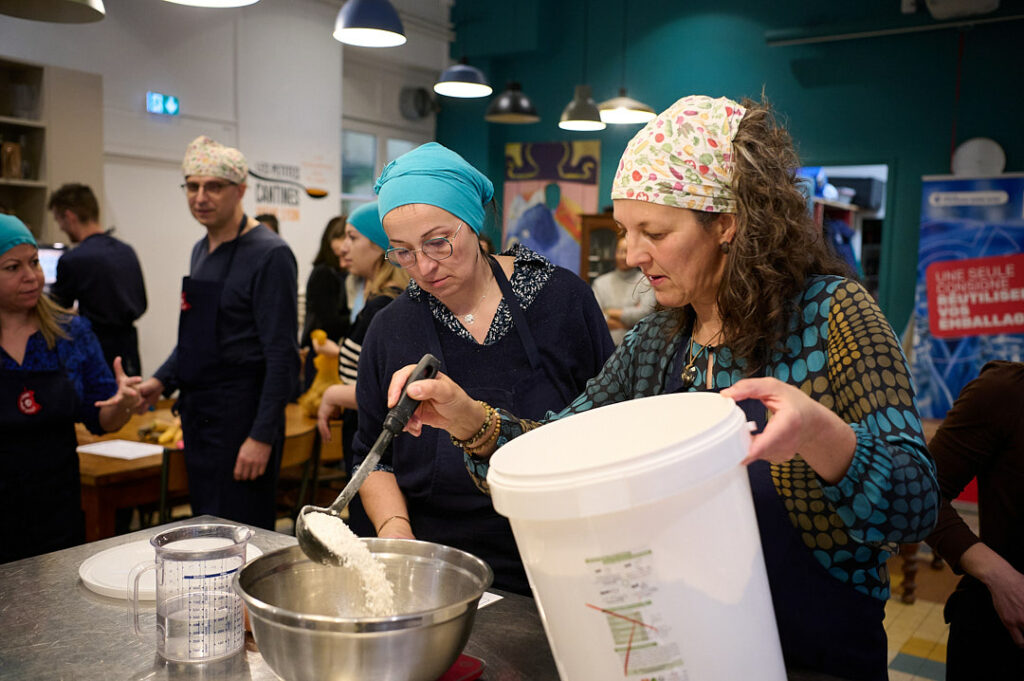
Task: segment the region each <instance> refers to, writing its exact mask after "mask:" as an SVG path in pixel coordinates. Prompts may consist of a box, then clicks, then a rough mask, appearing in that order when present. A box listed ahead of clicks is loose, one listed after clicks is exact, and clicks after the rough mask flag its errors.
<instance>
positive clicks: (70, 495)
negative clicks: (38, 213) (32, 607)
mask: <svg viewBox="0 0 1024 681" xmlns="http://www.w3.org/2000/svg"><path fill="white" fill-rule="evenodd" d="M37 251H38V248H37V245H36V240H35V239H34V238H33V237H32V233H31V232H29V230H28V228H27V227H25V224H24V223H23V222H22V221H21V220H19V219H18V218H16V217H14V216H13V215H0V433H2V435H0V519H2V520H0V563H5V562H7V561H11V560H19V559H21V558H28V557H29V556H35V555H39V554H41V553H47V552H49V551H56V550H58V549H63V548H67V547H69V546H74V545H75V544H80V543H81V542H82V541H84V539H85V526H84V523H83V520H84V519H83V516H82V493H81V483H80V479H79V472H78V452H77V448H78V439H77V437H76V435H75V423H76V422H81V423H84V424H85V425H86V427H87V428H88V429H89V430H90V431H92V432H93V433H97V434H100V433H104V432H109V431H113V430H117V429H118V428H121V427H122V426H123V425H124V424H125V423H127V422H128V419H129V418H130V417H131V413H132V411H133V410H134V409H135V408H136V406H137V405H138V404H139V402H140V401H141V397H140V396H139V393H138V390H137V386H138V383H139V381H140V379H139V378H138V377H137V376H133V377H129V376H126V375H125V373H124V371H123V370H122V368H121V361H120V359H117V358H115V359H114V373H113V374H111V371H110V368H109V367H108V366H107V363H106V361H105V360H104V358H103V351H102V350H101V349H100V345H99V342H98V341H97V340H96V336H94V335H93V333H92V331H91V330H90V328H89V327H90V324H89V322H88V321H87V320H86V319H85V318H84V317H79V316H77V315H75V314H74V313H73V312H71V311H69V310H66V309H64V308H62V307H59V306H58V305H56V304H54V303H53V302H52V301H50V299H49V298H47V296H46V294H45V293H43V270H42V268H41V267H40V266H39V257H38V254H37Z"/></svg>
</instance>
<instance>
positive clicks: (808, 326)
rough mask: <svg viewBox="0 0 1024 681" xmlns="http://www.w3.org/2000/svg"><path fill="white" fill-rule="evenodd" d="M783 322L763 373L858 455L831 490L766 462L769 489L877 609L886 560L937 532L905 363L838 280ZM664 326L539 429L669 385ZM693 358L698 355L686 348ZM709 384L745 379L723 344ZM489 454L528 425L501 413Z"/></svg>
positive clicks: (876, 320)
mask: <svg viewBox="0 0 1024 681" xmlns="http://www.w3.org/2000/svg"><path fill="white" fill-rule="evenodd" d="M798 310H799V312H798V314H797V315H796V317H795V318H794V319H792V320H791V321H790V334H789V337H788V338H787V339H786V343H785V351H778V352H775V353H774V355H773V357H772V358H771V361H770V363H769V365H768V367H767V368H766V370H765V373H766V374H767V375H769V376H774V377H775V378H778V379H779V380H782V381H785V382H787V383H789V384H791V385H795V386H797V387H799V388H800V389H801V390H803V391H804V392H805V393H807V394H808V395H810V396H811V397H812V398H814V399H815V400H817V401H818V402H820V403H821V404H823V405H825V406H827V407H829V408H830V409H832V411H834V412H835V413H836V414H838V415H839V416H840V417H841V418H842V419H843V420H844V421H846V422H847V423H849V424H850V426H851V427H852V428H853V430H854V432H855V433H856V436H857V445H856V451H855V452H854V456H853V461H852V463H851V464H850V467H849V470H848V471H847V473H846V475H845V476H844V477H843V478H842V479H841V480H839V481H838V482H837V483H836V484H835V485H829V484H827V483H826V482H825V481H823V480H822V479H821V478H819V477H818V476H817V475H816V474H815V472H814V471H813V470H812V469H811V468H810V466H809V465H807V463H805V462H804V460H803V459H801V458H800V457H799V456H797V457H795V458H794V459H792V460H791V461H787V462H785V463H781V464H773V465H772V467H771V473H772V481H773V483H774V486H775V490H776V492H777V493H778V495H779V497H780V499H781V501H782V503H783V505H784V507H785V511H786V512H787V513H788V516H789V520H790V522H791V523H792V524H793V526H794V527H795V528H796V529H797V531H798V532H799V534H800V537H801V539H802V540H803V543H804V545H805V546H806V547H807V550H808V551H810V552H812V554H813V556H814V557H815V559H816V560H817V561H818V562H819V563H820V564H821V565H822V566H824V567H825V569H826V570H828V572H829V574H831V575H832V576H833V577H835V578H836V579H838V580H840V581H841V582H843V583H848V584H850V585H851V586H852V587H853V588H854V589H856V590H857V591H859V592H862V593H864V594H868V595H870V596H872V597H874V598H877V599H881V600H884V599H887V598H888V597H889V577H888V573H887V571H886V567H885V563H886V559H887V558H888V557H889V555H890V554H891V553H893V552H894V551H896V550H897V548H898V545H899V544H901V543H908V542H917V541H921V540H922V539H924V537H925V536H927V535H928V533H929V531H930V530H931V528H932V527H933V525H934V524H935V520H936V518H937V512H938V501H939V497H938V485H937V483H936V480H935V471H934V466H933V464H932V461H931V457H930V456H929V454H928V450H927V448H926V447H925V442H924V435H923V433H922V430H921V422H920V419H919V417H918V413H917V408H916V404H915V400H914V389H913V386H912V384H911V380H910V375H909V373H908V371H907V364H906V360H905V358H904V356H903V352H902V350H901V348H900V345H899V342H898V341H897V339H896V336H895V334H894V333H893V331H892V329H891V327H890V326H889V323H888V322H887V321H886V319H885V317H884V316H883V315H882V313H881V311H880V310H879V309H878V307H877V305H876V304H875V302H874V300H873V299H872V298H871V296H870V295H869V294H868V293H867V292H866V291H865V290H864V289H863V288H862V287H861V286H860V284H858V283H856V282H854V281H850V280H847V279H844V278H842V277H836V276H822V277H814V278H812V279H810V280H809V281H808V284H807V286H806V287H805V289H804V292H803V294H802V295H801V297H800V300H799V305H798ZM674 323H675V322H674V320H673V319H672V318H671V316H670V314H669V313H667V312H658V313H655V314H652V315H650V316H648V317H646V318H645V319H643V320H641V322H640V323H639V324H637V325H636V326H635V327H634V328H633V330H632V331H630V333H628V334H627V335H626V338H625V340H624V341H623V343H622V345H621V346H620V347H619V348H618V350H617V351H616V352H615V354H614V355H612V357H611V358H610V359H609V360H608V362H607V363H606V364H605V366H604V368H603V369H602V370H601V373H600V374H598V375H597V376H596V377H594V378H593V379H591V380H590V381H589V382H588V384H587V388H586V391H585V392H584V393H583V394H582V395H580V396H579V397H577V398H576V399H575V400H574V401H573V402H572V404H570V405H569V406H568V407H566V409H565V410H563V411H562V412H560V413H558V414H554V413H549V414H548V415H547V416H548V420H553V419H557V418H561V417H564V416H568V415H570V414H574V413H579V412H583V411H587V410H588V409H593V408H596V407H600V406H604V405H607V404H612V403H615V402H620V401H623V400H628V399H634V398H639V397H648V396H651V395H658V394H661V393H664V392H668V391H671V390H672V389H673V386H672V382H673V380H674V381H675V385H676V386H678V385H679V381H678V371H676V369H677V368H678V359H679V356H680V353H681V352H682V351H684V350H685V347H686V345H687V344H688V343H689V336H688V334H687V333H686V332H683V333H679V334H677V335H676V336H675V337H673V338H668V337H667V334H668V330H669V329H671V328H672V325H674ZM695 351H696V349H695ZM704 354H705V356H704V357H703V358H702V360H701V361H698V363H697V367H698V373H699V376H698V379H697V381H696V382H695V383H694V385H693V387H691V388H690V390H691V391H696V390H706V389H707V388H706V385H707V375H706V372H707V358H706V355H707V354H708V353H704ZM714 356H715V361H714V364H713V366H714V376H713V379H714V380H713V384H714V387H715V388H716V389H721V388H725V387H728V386H730V385H732V384H733V383H735V382H737V381H739V380H740V379H741V378H743V376H744V372H743V364H742V362H737V361H735V360H734V358H733V357H732V354H731V353H730V352H729V348H728V347H725V346H722V347H718V348H715V351H714ZM502 417H503V419H502V432H501V435H500V437H499V440H498V444H499V446H500V445H501V444H504V443H505V442H507V441H508V440H509V439H511V438H513V437H516V436H517V435H519V434H521V433H523V432H525V431H527V430H531V429H533V428H535V427H537V426H538V425H540V424H539V423H537V422H532V421H524V420H520V419H517V418H516V417H515V416H513V415H511V414H507V413H505V412H504V411H503V412H502ZM466 462H467V467H468V468H469V471H470V473H471V474H472V475H473V476H474V478H475V479H476V480H477V483H478V485H480V486H481V488H482V489H486V482H485V480H484V479H485V478H486V475H487V462H486V460H479V459H475V458H472V457H469V456H468V455H467V457H466Z"/></svg>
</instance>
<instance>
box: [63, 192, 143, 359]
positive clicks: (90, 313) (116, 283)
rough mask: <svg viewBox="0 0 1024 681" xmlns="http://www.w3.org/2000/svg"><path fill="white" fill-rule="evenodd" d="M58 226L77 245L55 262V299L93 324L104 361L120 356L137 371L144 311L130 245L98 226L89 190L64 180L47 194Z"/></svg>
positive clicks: (139, 273)
mask: <svg viewBox="0 0 1024 681" xmlns="http://www.w3.org/2000/svg"><path fill="white" fill-rule="evenodd" d="M48 208H49V210H50V211H51V212H52V213H53V219H54V220H55V221H56V222H57V225H58V226H59V227H60V229H61V231H63V232H64V233H65V234H67V235H68V238H70V239H71V242H72V243H75V244H78V245H77V246H76V247H75V248H73V249H71V250H70V251H68V252H67V253H65V254H64V255H62V256H61V258H60V260H59V261H58V262H57V281H56V283H54V284H53V286H52V288H51V289H50V295H51V297H52V298H53V301H54V302H55V303H57V304H58V305H60V306H62V307H66V308H70V307H72V306H73V305H74V303H75V301H76V300H77V301H78V313H79V314H80V315H82V316H83V317H85V318H86V319H88V320H89V322H90V323H91V324H92V330H93V333H95V334H96V338H98V339H99V341H100V347H101V348H103V356H104V357H106V359H107V365H108V366H110V367H113V366H114V358H115V357H120V358H121V364H122V366H123V367H124V370H125V373H127V374H130V375H133V376H134V375H138V374H139V373H140V372H141V370H142V363H141V361H140V360H139V336H138V333H137V332H136V330H135V320H137V319H138V318H139V317H141V316H142V313H143V312H145V311H146V304H147V303H146V284H145V282H144V281H143V278H142V268H141V267H140V266H139V259H138V258H137V257H136V255H135V251H134V250H133V249H132V247H131V246H129V245H128V244H126V243H124V242H123V241H121V240H119V239H116V238H114V237H113V236H112V235H111V234H109V233H106V232H104V231H103V228H102V227H100V223H99V219H100V206H99V203H98V202H97V201H96V196H95V195H94V194H93V192H92V189H90V188H89V187H87V186H86V185H84V184H65V185H63V186H62V187H61V188H60V189H58V190H57V191H55V192H54V193H53V194H51V195H50V201H49V204H48Z"/></svg>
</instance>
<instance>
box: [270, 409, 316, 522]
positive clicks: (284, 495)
mask: <svg viewBox="0 0 1024 681" xmlns="http://www.w3.org/2000/svg"><path fill="white" fill-rule="evenodd" d="M319 463H320V432H319V431H318V430H317V429H316V425H315V424H314V425H313V426H311V427H310V428H309V429H306V430H303V432H301V433H298V434H295V435H292V436H291V437H286V438H285V440H284V449H283V450H282V452H281V473H280V475H279V476H278V495H277V498H278V515H279V516H280V517H289V518H291V519H292V520H295V518H296V517H297V516H298V515H299V510H300V509H301V508H302V507H303V506H304V505H306V504H307V503H309V502H308V501H307V497H308V496H309V494H310V489H311V488H312V489H315V487H313V486H311V484H310V483H311V482H312V481H313V479H314V477H315V474H316V470H317V467H318V466H319ZM289 483H292V484H289ZM295 485H297V490H296V491H295V497H294V498H295V500H294V502H292V501H291V490H290V489H289V488H290V487H293V486H295ZM282 511H283V513H282Z"/></svg>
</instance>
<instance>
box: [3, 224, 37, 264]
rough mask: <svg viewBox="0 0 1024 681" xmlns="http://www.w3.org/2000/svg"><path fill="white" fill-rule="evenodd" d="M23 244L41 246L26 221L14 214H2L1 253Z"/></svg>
mask: <svg viewBox="0 0 1024 681" xmlns="http://www.w3.org/2000/svg"><path fill="white" fill-rule="evenodd" d="M21 244H32V245H33V246H35V247H36V248H38V247H39V244H37V243H36V240H35V237H33V236H32V232H30V231H28V227H26V226H25V223H24V222H22V221H21V220H19V219H18V218H16V217H14V216H13V215H3V214H0V255H3V254H4V253H6V252H7V251H9V250H11V249H12V248H14V247H15V246H20V245H21Z"/></svg>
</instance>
